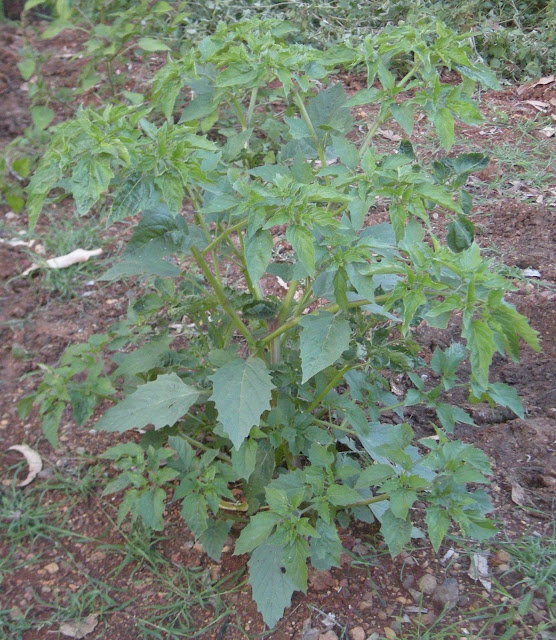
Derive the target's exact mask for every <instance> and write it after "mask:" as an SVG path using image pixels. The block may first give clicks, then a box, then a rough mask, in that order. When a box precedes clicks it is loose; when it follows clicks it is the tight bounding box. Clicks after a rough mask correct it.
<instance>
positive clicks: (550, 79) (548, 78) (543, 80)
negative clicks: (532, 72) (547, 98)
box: [531, 76, 554, 87]
mask: <svg viewBox="0 0 556 640" xmlns="http://www.w3.org/2000/svg"><path fill="white" fill-rule="evenodd" d="M551 82H554V76H544V78H539V79H538V80H537V81H536V82H535V83H534V84H532V85H531V86H533V87H537V86H538V85H539V84H550V83H551Z"/></svg>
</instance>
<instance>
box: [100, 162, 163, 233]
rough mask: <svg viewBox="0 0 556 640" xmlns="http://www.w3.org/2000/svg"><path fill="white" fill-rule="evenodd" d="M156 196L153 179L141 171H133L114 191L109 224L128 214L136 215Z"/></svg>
mask: <svg viewBox="0 0 556 640" xmlns="http://www.w3.org/2000/svg"><path fill="white" fill-rule="evenodd" d="M153 197H154V185H153V182H152V180H151V179H149V178H148V177H147V176H144V175H143V174H141V173H132V174H131V175H130V176H129V177H128V178H127V179H126V180H125V181H124V182H123V184H122V185H120V187H118V189H117V190H116V191H115V193H114V200H113V201H112V210H111V212H110V215H109V216H108V221H107V226H110V225H111V224H112V223H114V222H117V221H118V220H123V219H124V218H127V217H128V216H134V215H135V214H136V213H138V212H139V211H141V209H143V208H144V206H145V205H146V204H147V203H148V202H149V201H150V200H151V199H152V198H153Z"/></svg>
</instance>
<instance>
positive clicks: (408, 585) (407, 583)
mask: <svg viewBox="0 0 556 640" xmlns="http://www.w3.org/2000/svg"><path fill="white" fill-rule="evenodd" d="M414 584H415V576H412V575H409V576H407V577H406V578H405V580H404V581H403V582H402V585H403V587H404V589H411V587H412V586H413V585H414Z"/></svg>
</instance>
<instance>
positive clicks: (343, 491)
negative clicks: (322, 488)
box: [326, 484, 363, 507]
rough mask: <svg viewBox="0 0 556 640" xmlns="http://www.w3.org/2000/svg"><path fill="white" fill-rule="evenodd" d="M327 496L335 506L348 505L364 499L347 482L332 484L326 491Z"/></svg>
mask: <svg viewBox="0 0 556 640" xmlns="http://www.w3.org/2000/svg"><path fill="white" fill-rule="evenodd" d="M326 497H327V498H328V500H329V501H330V503H331V504H333V505H334V506H335V507H347V506H348V505H350V504H354V503H355V502H360V501H361V500H362V499H363V498H362V497H361V495H360V494H359V493H358V492H357V491H356V490H355V489H352V488H351V487H347V486H346V485H345V484H332V485H330V486H329V487H328V489H327V491H326Z"/></svg>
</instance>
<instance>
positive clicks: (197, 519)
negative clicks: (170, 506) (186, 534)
mask: <svg viewBox="0 0 556 640" xmlns="http://www.w3.org/2000/svg"><path fill="white" fill-rule="evenodd" d="M181 515H182V518H183V519H184V520H185V524H186V525H187V526H188V527H189V528H190V529H191V532H192V533H193V535H194V536H195V537H196V538H199V537H200V536H201V535H202V534H203V533H204V532H205V531H206V530H207V527H208V516H207V501H206V500H205V498H204V497H203V496H202V495H199V494H198V493H190V494H189V495H188V496H186V497H185V498H184V499H183V501H182V503H181Z"/></svg>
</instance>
